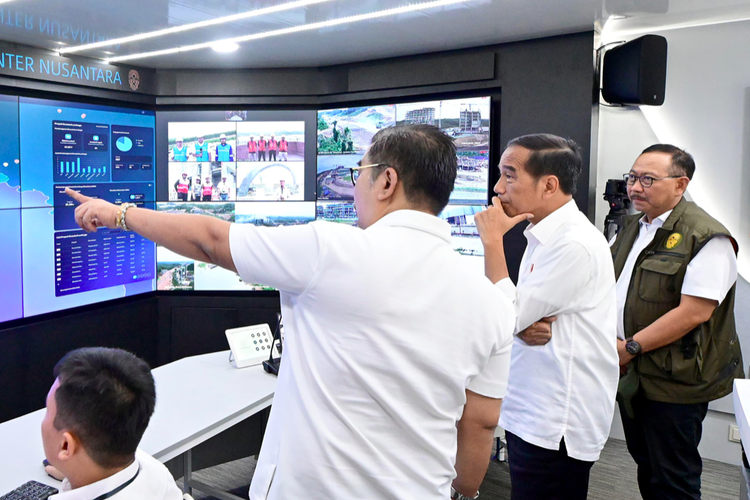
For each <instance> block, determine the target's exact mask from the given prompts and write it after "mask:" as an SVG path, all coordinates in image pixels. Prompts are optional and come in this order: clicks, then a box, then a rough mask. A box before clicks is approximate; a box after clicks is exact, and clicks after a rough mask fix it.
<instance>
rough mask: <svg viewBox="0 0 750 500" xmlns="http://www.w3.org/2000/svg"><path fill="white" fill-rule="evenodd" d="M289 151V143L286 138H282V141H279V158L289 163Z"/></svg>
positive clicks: (283, 136)
mask: <svg viewBox="0 0 750 500" xmlns="http://www.w3.org/2000/svg"><path fill="white" fill-rule="evenodd" d="M287 151H289V143H288V142H286V136H285V135H282V136H281V141H279V157H280V159H281V161H287Z"/></svg>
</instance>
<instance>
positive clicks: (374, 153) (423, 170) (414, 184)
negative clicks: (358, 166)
mask: <svg viewBox="0 0 750 500" xmlns="http://www.w3.org/2000/svg"><path fill="white" fill-rule="evenodd" d="M367 155H368V157H369V158H370V161H372V162H373V163H385V164H387V165H388V166H390V167H393V168H394V169H396V171H397V172H398V176H399V179H400V180H401V182H402V183H403V185H404V194H405V195H406V199H407V200H409V201H410V202H411V203H415V204H418V205H424V206H426V207H428V208H429V210H430V211H431V212H432V213H434V214H435V215H437V214H439V213H440V212H442V211H443V209H444V208H445V206H446V205H447V204H448V200H449V199H450V195H451V192H452V191H453V185H454V184H455V182H456V174H457V171H458V159H457V157H456V146H455V144H454V143H453V139H451V138H450V137H448V135H447V134H445V133H444V132H443V131H442V130H440V129H439V128H437V127H434V126H432V125H396V126H393V127H388V128H384V129H382V130H380V131H378V133H376V134H375V135H374V136H373V138H372V142H371V145H370V149H369V150H368V151H367ZM385 168H386V167H376V168H373V169H372V170H374V172H371V173H370V176H371V178H373V179H374V178H376V177H377V176H378V175H380V173H381V172H382V171H383V170H384V169H385Z"/></svg>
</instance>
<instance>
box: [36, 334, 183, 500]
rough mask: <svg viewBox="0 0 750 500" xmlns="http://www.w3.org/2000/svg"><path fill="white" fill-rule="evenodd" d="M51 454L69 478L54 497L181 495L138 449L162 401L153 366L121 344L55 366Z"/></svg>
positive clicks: (156, 499) (173, 499)
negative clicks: (156, 387) (157, 396)
mask: <svg viewBox="0 0 750 500" xmlns="http://www.w3.org/2000/svg"><path fill="white" fill-rule="evenodd" d="M54 375H55V382H54V384H53V385H52V388H51V389H50V391H49V394H48V395H47V412H46V414H45V415H44V420H42V443H43V444H44V454H45V456H46V457H47V461H48V462H49V463H50V465H51V466H52V467H54V468H55V469H57V471H59V472H60V473H61V474H62V475H63V476H64V477H65V479H64V480H63V484H62V487H61V493H59V494H57V495H53V496H51V497H50V498H52V499H55V500H66V499H70V500H94V499H103V498H112V499H117V500H127V499H133V500H143V499H149V500H180V499H181V498H182V493H181V492H180V490H179V488H177V485H176V484H175V482H174V478H172V476H171V475H170V473H169V471H168V470H167V468H166V467H164V465H162V464H161V463H160V462H159V461H157V460H156V459H154V458H152V457H150V456H148V455H147V454H145V453H143V452H141V451H140V450H137V447H138V443H139V442H140V441H141V437H142V436H143V433H144V431H145V430H146V427H147V426H148V422H149V420H150V419H151V415H152V414H153V412H154V406H155V404H156V389H155V387H154V379H153V377H152V375H151V370H150V369H149V367H148V365H147V364H146V363H145V362H144V361H143V360H141V359H139V358H137V357H136V356H134V355H132V354H130V353H128V352H125V351H122V350H120V349H107V348H103V347H96V348H86V349H78V350H75V351H71V352H69V353H68V354H66V355H65V357H63V359H61V360H60V361H59V362H58V363H57V365H56V366H55V369H54Z"/></svg>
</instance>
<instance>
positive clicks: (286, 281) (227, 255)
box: [66, 125, 614, 500]
mask: <svg viewBox="0 0 750 500" xmlns="http://www.w3.org/2000/svg"><path fill="white" fill-rule="evenodd" d="M456 163H457V160H456V149H455V146H454V144H453V141H452V140H451V139H450V138H449V137H448V136H446V135H445V134H444V133H443V132H442V131H440V130H439V129H438V128H436V127H431V126H427V125H411V126H400V127H392V128H388V129H383V130H380V131H379V132H378V133H377V134H375V136H374V137H373V138H372V144H371V145H370V148H369V150H368V151H367V152H366V154H365V155H364V156H363V159H362V161H361V163H360V165H358V166H357V167H354V168H352V174H353V175H352V182H353V183H354V184H355V186H354V200H355V201H354V203H355V206H356V208H357V215H358V220H359V226H360V228H361V229H359V228H355V227H352V226H349V225H342V224H336V223H331V222H325V221H316V222H312V223H310V224H307V225H299V226H279V227H256V226H254V225H250V224H230V223H228V222H225V221H221V220H219V219H215V218H212V217H206V216H196V215H186V214H166V213H164V212H155V211H152V210H147V209H144V208H140V207H134V206H128V205H126V206H125V207H117V206H115V205H112V204H110V203H107V202H106V201H104V200H101V199H91V198H88V197H85V196H82V195H80V194H78V193H76V192H75V191H72V190H68V191H66V192H67V193H68V194H70V195H71V196H73V197H74V198H75V199H76V200H78V201H79V202H81V203H82V204H81V205H80V206H79V207H77V208H76V221H77V223H78V224H79V225H80V226H81V227H82V228H84V229H85V230H86V231H93V230H96V228H97V227H100V226H107V227H114V226H115V225H116V223H117V222H118V219H119V222H120V225H121V226H122V227H126V228H128V229H132V230H134V231H136V232H138V233H140V234H142V235H143V236H144V237H146V238H149V239H151V240H153V241H155V242H157V243H158V244H160V245H163V246H165V247H167V248H169V249H170V250H173V251H176V252H177V253H179V254H180V255H185V256H186V257H189V258H192V259H196V260H201V261H203V262H211V263H215V264H218V265H220V266H222V267H225V268H227V269H230V270H232V271H239V274H240V276H241V277H242V279H243V280H244V281H246V282H248V283H262V284H266V285H269V286H273V287H275V288H277V289H278V290H280V293H281V310H282V312H283V315H284V323H285V325H286V337H285V342H286V344H285V349H284V355H283V357H282V362H281V365H282V368H281V372H280V375H279V381H278V385H277V388H276V393H275V395H274V403H273V407H272V409H271V416H270V420H269V423H268V428H267V430H266V434H265V437H264V439H263V447H262V449H261V452H260V458H259V459H258V464H257V466H256V468H255V473H254V477H253V481H252V485H251V487H250V498H251V499H252V500H258V499H299V498H311V499H312V498H314V499H326V498H392V499H396V498H414V499H419V500H445V499H447V498H449V497H451V498H456V499H458V498H464V497H463V496H461V495H464V496H466V497H469V498H472V497H474V496H476V494H477V489H478V488H479V485H480V484H481V482H482V479H483V477H484V474H485V472H486V470H487V466H488V462H489V456H490V452H491V448H492V437H493V433H494V429H495V427H496V426H497V420H498V417H499V413H500V402H501V400H500V398H502V397H503V395H504V394H505V389H506V379H507V370H508V358H509V349H510V342H511V336H512V328H513V315H514V310H513V306H512V303H511V301H510V300H509V299H508V298H507V297H505V295H503V293H502V292H501V291H500V290H498V289H497V288H496V287H494V286H492V284H491V283H490V282H489V281H488V280H487V279H486V278H485V277H484V276H481V275H479V274H477V273H475V272H474V271H473V270H472V268H471V265H469V264H467V263H466V262H465V261H464V260H463V259H462V257H461V256H460V255H459V254H458V253H457V252H455V251H454V250H453V247H452V244H451V234H450V225H449V224H448V223H447V222H445V221H442V220H441V219H439V218H438V217H437V214H439V213H440V212H441V211H442V210H443V208H445V206H446V205H447V203H448V200H449V197H450V193H451V191H452V189H453V184H454V182H455V179H456V170H457V167H456ZM123 212H124V216H123ZM123 219H124V220H123ZM519 220H520V219H519ZM613 342H614V341H613ZM301 456H303V457H305V459H304V460H300V459H299V457H301ZM454 478H455V479H454ZM451 482H453V487H454V488H455V492H454V493H452V492H451Z"/></svg>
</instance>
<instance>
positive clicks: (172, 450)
mask: <svg viewBox="0 0 750 500" xmlns="http://www.w3.org/2000/svg"><path fill="white" fill-rule="evenodd" d="M228 358H229V351H222V352H216V353H211V354H203V355H201V356H193V357H190V358H184V359H181V360H179V361H175V362H173V363H169V364H168V365H164V366H161V367H159V368H156V369H154V370H153V372H152V373H153V375H154V380H155V382H156V410H155V411H154V415H153V417H151V422H150V423H149V426H148V429H147V430H146V433H145V434H144V435H143V439H142V440H141V443H140V446H139V447H140V448H141V449H142V450H143V451H145V452H147V453H149V454H151V455H153V456H154V457H156V458H157V459H159V460H161V461H162V462H166V461H167V460H170V459H172V458H174V457H176V456H178V455H180V454H182V453H184V452H185V451H187V450H189V449H191V448H193V447H194V446H196V445H198V444H200V443H202V442H203V441H206V440H207V439H209V438H211V437H213V436H215V435H217V434H219V433H220V432H222V431H224V430H226V429H227V428H229V427H231V426H233V425H234V424H236V423H239V422H241V421H242V420H244V419H245V418H248V417H250V416H251V415H253V414H255V413H257V412H259V411H260V410H262V409H264V408H267V407H268V406H270V405H271V402H272V401H273V394H274V391H275V389H276V377H275V376H273V375H269V374H267V373H266V372H264V371H263V368H262V367H261V366H253V367H249V368H242V369H239V370H238V369H236V368H233V367H232V366H231V365H230V364H229V361H228ZM44 413H45V410H44V409H41V410H38V411H35V412H33V413H29V414H28V415H24V416H22V417H19V418H16V419H14V420H10V421H8V422H5V423H3V424H0V443H2V444H1V445H0V449H1V450H2V453H0V495H4V494H5V493H7V492H9V491H11V490H12V489H13V488H16V487H18V486H20V485H21V484H23V483H25V482H26V481H29V480H35V481H39V482H41V483H45V484H49V485H51V486H55V487H57V486H59V484H60V483H59V482H57V481H55V480H53V479H51V478H50V477H49V476H47V475H46V474H45V472H44V468H43V467H42V464H41V463H42V460H43V459H44V450H43V448H42V436H41V424H42V419H43V418H44Z"/></svg>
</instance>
